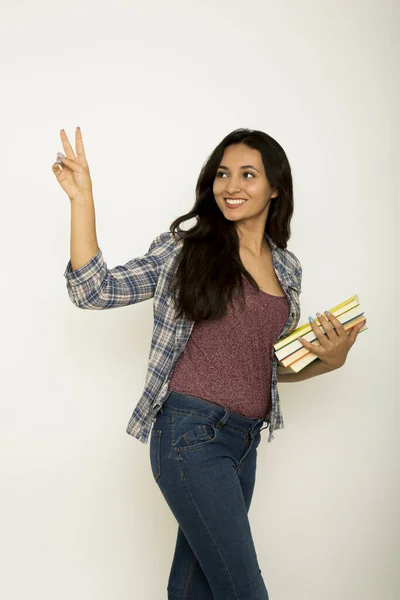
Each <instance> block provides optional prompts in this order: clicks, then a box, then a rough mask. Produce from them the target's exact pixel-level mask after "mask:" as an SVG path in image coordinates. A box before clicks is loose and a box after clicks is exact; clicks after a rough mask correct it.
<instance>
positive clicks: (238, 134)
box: [169, 129, 293, 321]
mask: <svg viewBox="0 0 400 600" xmlns="http://www.w3.org/2000/svg"><path fill="white" fill-rule="evenodd" d="M237 143H243V144H246V145H247V146H248V147H249V148H254V149H256V150H259V151H260V153H261V156H262V161H263V164H264V169H265V173H266V176H267V179H268V182H269V184H270V185H271V188H272V189H277V190H278V192H279V193H278V197H277V198H272V199H271V204H270V207H269V212H268V218H267V221H266V224H265V233H266V234H268V235H269V236H270V238H271V239H272V240H273V241H274V242H275V243H276V244H277V245H278V246H279V247H280V248H286V245H287V241H288V240H289V238H290V220H291V218H292V214H293V183H292V174H291V169H290V165H289V161H288V159H287V156H286V154H285V151H284V150H283V148H282V147H281V146H280V145H279V144H278V142H276V141H275V140H274V139H273V138H272V137H271V136H269V135H268V134H266V133H264V132H263V131H257V130H253V129H236V130H235V131H232V132H231V133H229V134H228V135H227V136H226V137H225V138H224V139H223V140H222V141H221V143H220V144H218V146H217V147H216V148H215V149H214V150H213V152H212V153H211V155H210V156H209V157H208V159H207V161H206V162H205V164H204V165H203V168H202V170H201V172H200V175H199V178H198V181H197V185H196V200H195V203H194V206H193V208H192V209H191V210H190V212H188V213H186V214H184V215H182V216H181V217H178V218H177V219H175V220H174V221H173V222H172V223H171V225H170V228H169V230H170V232H171V233H172V234H173V237H174V240H175V242H176V241H177V240H179V241H180V240H182V239H183V242H182V247H181V251H180V252H179V253H178V260H177V264H176V269H175V272H174V274H173V277H172V279H171V282H170V292H171V293H172V295H173V296H174V300H175V309H176V314H175V318H176V319H177V318H180V317H182V316H183V315H185V316H186V317H187V318H188V319H191V320H194V321H200V320H214V319H219V318H220V317H222V316H224V314H225V313H226V309H227V305H228V302H232V298H233V295H234V293H235V292H236V291H237V290H240V295H241V299H242V302H243V301H244V294H243V287H242V283H243V282H242V275H244V276H245V277H246V278H247V280H248V281H249V282H250V283H251V284H252V285H254V286H255V287H256V288H257V289H259V287H258V285H257V282H256V281H255V280H254V279H253V277H252V276H251V275H250V273H249V272H248V271H247V270H246V269H245V268H244V266H243V264H242V262H241V260H240V256H239V237H238V234H237V231H236V227H235V222H233V221H229V220H227V219H226V218H225V217H224V215H223V214H222V212H221V210H220V209H219V207H218V205H217V202H216V200H215V197H214V193H213V184H214V179H215V177H216V174H217V170H218V167H219V165H220V163H221V161H222V157H223V154H224V150H225V148H226V147H227V146H229V145H231V144H237ZM193 217H196V219H197V222H196V224H195V225H193V227H191V228H190V229H188V230H187V231H183V230H181V229H180V227H179V225H180V224H181V223H182V222H184V221H187V220H189V219H191V218H193Z"/></svg>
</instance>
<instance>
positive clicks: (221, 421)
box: [216, 408, 229, 429]
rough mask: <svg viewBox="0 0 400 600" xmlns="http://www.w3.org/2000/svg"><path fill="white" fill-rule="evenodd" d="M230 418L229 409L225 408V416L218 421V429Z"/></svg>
mask: <svg viewBox="0 0 400 600" xmlns="http://www.w3.org/2000/svg"><path fill="white" fill-rule="evenodd" d="M228 418H229V411H228V409H227V408H225V413H224V416H223V417H222V418H221V419H220V420H219V421H218V423H217V425H216V427H218V429H222V427H223V426H224V425H225V423H226V422H227V420H228Z"/></svg>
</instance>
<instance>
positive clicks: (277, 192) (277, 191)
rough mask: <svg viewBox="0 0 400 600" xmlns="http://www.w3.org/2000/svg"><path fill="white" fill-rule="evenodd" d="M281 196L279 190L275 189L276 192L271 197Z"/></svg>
mask: <svg viewBox="0 0 400 600" xmlns="http://www.w3.org/2000/svg"><path fill="white" fill-rule="evenodd" d="M278 196H279V190H274V193H273V194H272V196H271V198H277V197H278Z"/></svg>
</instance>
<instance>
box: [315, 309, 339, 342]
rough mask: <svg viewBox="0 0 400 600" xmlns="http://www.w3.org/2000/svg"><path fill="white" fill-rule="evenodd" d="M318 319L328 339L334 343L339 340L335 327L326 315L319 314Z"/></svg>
mask: <svg viewBox="0 0 400 600" xmlns="http://www.w3.org/2000/svg"><path fill="white" fill-rule="evenodd" d="M317 317H318V320H319V322H320V323H321V327H322V328H323V330H324V331H325V333H326V337H327V338H328V339H329V340H331V341H332V342H333V341H334V340H335V338H337V333H336V331H335V329H334V327H333V325H332V324H331V323H330V322H329V321H328V319H327V317H326V315H325V314H324V315H323V316H322V315H321V313H317Z"/></svg>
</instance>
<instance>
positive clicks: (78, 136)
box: [75, 127, 87, 162]
mask: <svg viewBox="0 0 400 600" xmlns="http://www.w3.org/2000/svg"><path fill="white" fill-rule="evenodd" d="M75 147H76V153H77V155H78V156H79V158H83V159H84V160H85V161H86V162H87V160H86V154H85V148H84V147H83V138H82V132H81V128H80V127H77V128H76V131H75Z"/></svg>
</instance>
